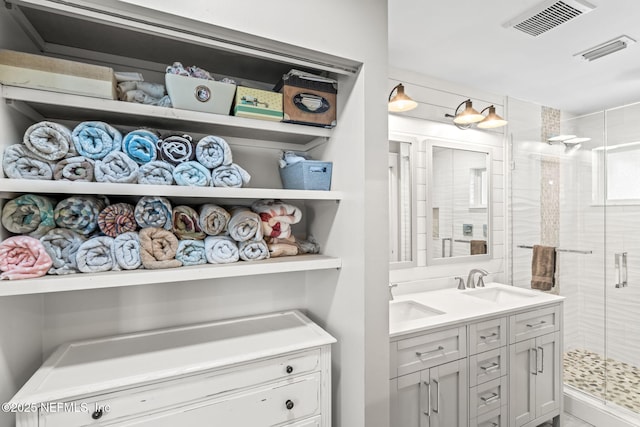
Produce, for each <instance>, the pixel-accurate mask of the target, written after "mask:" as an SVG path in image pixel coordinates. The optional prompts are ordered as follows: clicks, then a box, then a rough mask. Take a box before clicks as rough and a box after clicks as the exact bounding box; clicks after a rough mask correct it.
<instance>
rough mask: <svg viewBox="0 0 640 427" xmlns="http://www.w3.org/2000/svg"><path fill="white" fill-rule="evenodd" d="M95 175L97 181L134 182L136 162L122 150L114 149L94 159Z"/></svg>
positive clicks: (136, 178)
mask: <svg viewBox="0 0 640 427" xmlns="http://www.w3.org/2000/svg"><path fill="white" fill-rule="evenodd" d="M95 175H96V181H98V182H114V183H135V182H137V181H138V164H137V163H136V162H134V161H133V160H131V159H130V158H129V156H127V155H126V154H124V153H123V152H122V151H114V152H112V153H109V154H107V155H106V156H105V157H104V158H103V159H102V160H98V161H96V166H95Z"/></svg>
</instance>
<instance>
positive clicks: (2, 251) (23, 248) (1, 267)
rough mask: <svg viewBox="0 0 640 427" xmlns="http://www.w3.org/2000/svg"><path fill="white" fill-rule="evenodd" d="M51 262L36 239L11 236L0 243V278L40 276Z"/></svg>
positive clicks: (47, 269) (45, 271)
mask: <svg viewBox="0 0 640 427" xmlns="http://www.w3.org/2000/svg"><path fill="white" fill-rule="evenodd" d="M51 264H52V260H51V257H50V256H49V254H48V253H47V251H46V250H45V248H44V246H43V245H42V243H40V240H38V239H35V238H33V237H29V236H13V237H9V238H8V239H6V240H5V241H3V242H2V243H0V271H2V274H0V279H3V280H7V279H8V280H14V279H30V278H33V277H42V276H44V275H45V274H47V271H49V268H50V267H51Z"/></svg>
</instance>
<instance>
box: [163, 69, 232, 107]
mask: <svg viewBox="0 0 640 427" xmlns="http://www.w3.org/2000/svg"><path fill="white" fill-rule="evenodd" d="M165 85H166V87H167V93H168V94H169V98H171V103H172V104H173V108H182V109H184V110H193V111H203V112H205V113H214V114H226V115H228V114H229V112H230V111H231V103H232V102H233V95H234V94H235V93H236V85H234V84H231V83H223V82H216V81H213V80H206V79H198V78H195V77H188V76H179V75H177V74H166V75H165Z"/></svg>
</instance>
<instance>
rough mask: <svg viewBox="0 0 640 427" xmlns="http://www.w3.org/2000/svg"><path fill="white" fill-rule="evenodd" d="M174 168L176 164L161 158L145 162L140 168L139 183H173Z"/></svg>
mask: <svg viewBox="0 0 640 427" xmlns="http://www.w3.org/2000/svg"><path fill="white" fill-rule="evenodd" d="M174 169H175V166H173V165H172V164H170V163H167V162H164V161H161V160H155V161H153V162H149V163H147V164H144V165H142V166H140V168H139V169H138V184H149V185H172V184H173V171H174Z"/></svg>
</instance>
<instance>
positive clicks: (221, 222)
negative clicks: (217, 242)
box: [199, 203, 231, 236]
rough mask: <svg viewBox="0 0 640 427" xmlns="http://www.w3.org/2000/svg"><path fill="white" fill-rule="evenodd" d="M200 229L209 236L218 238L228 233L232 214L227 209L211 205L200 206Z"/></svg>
mask: <svg viewBox="0 0 640 427" xmlns="http://www.w3.org/2000/svg"><path fill="white" fill-rule="evenodd" d="M199 214H200V227H201V228H202V231H204V232H205V233H207V234H208V235H209V236H217V235H218V234H222V233H224V232H225V231H227V224H228V223H229V220H230V219H231V214H229V212H227V211H226V209H224V208H221V207H220V206H218V205H214V204H211V203H208V204H205V205H202V206H200V209H199Z"/></svg>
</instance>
